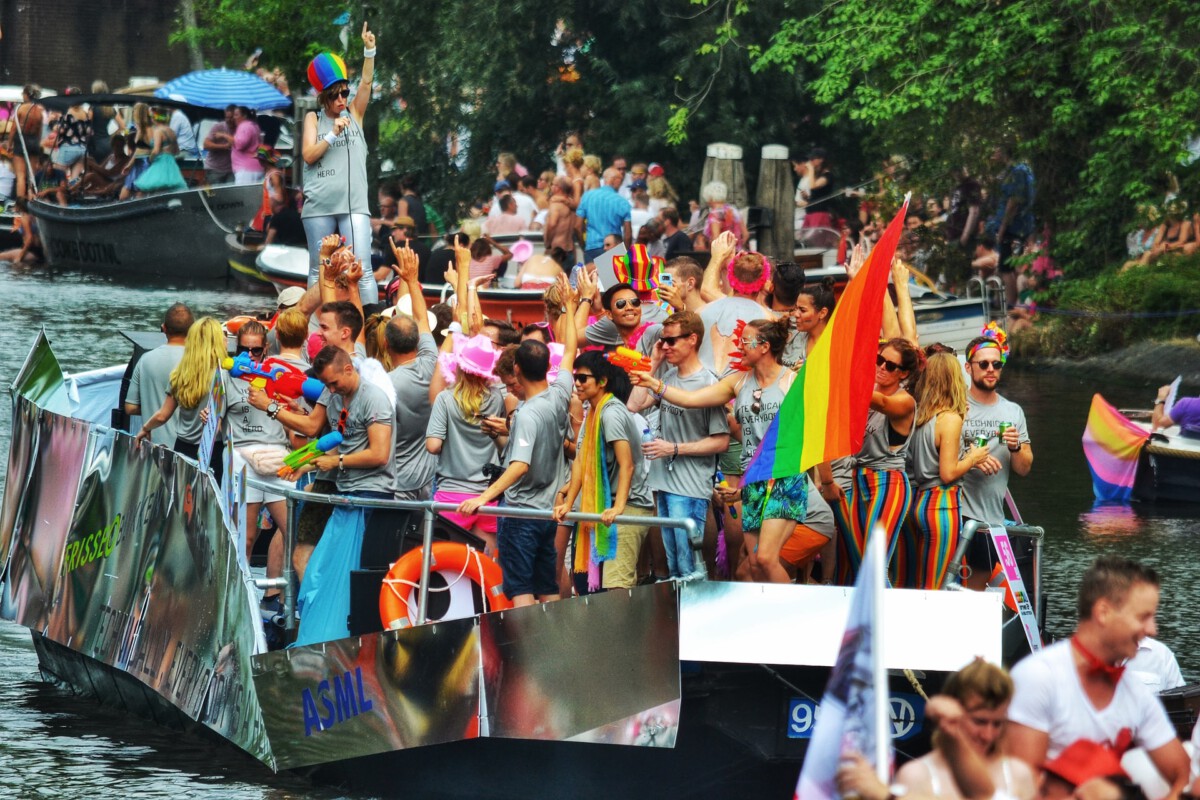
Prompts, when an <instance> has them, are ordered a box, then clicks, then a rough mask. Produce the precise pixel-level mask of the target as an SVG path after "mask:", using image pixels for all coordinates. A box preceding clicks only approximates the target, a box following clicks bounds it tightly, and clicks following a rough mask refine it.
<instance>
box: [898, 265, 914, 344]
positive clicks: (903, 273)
mask: <svg viewBox="0 0 1200 800" xmlns="http://www.w3.org/2000/svg"><path fill="white" fill-rule="evenodd" d="M892 284H893V285H894V286H895V287H896V320H897V321H898V322H899V323H900V336H901V338H904V339H907V340H908V341H910V342H912V344H913V346H914V347H917V346H918V344H917V339H918V334H917V316H916V314H915V312H913V304H912V297H911V296H910V295H909V293H908V286H909V272H908V265H907V264H905V263H904V262H903V261H901V260H900V259H898V258H893V259H892Z"/></svg>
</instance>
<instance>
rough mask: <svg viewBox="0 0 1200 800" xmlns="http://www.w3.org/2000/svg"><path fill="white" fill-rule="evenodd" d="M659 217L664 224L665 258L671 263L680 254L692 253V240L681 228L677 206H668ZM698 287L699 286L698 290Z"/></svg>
mask: <svg viewBox="0 0 1200 800" xmlns="http://www.w3.org/2000/svg"><path fill="white" fill-rule="evenodd" d="M658 216H659V219H661V220H662V223H663V246H664V247H665V248H666V255H665V256H664V258H666V259H667V260H668V261H670V260H671V259H673V258H675V257H676V256H678V255H679V254H680V253H690V252H691V251H692V240H691V238H690V237H688V235H687V233H686V232H684V231H683V230H682V229H681V228H680V227H679V210H678V209H676V208H675V206H667V207H666V208H664V209H663V210H662V211H660V212H658ZM698 286H699V285H698V284H697V288H698Z"/></svg>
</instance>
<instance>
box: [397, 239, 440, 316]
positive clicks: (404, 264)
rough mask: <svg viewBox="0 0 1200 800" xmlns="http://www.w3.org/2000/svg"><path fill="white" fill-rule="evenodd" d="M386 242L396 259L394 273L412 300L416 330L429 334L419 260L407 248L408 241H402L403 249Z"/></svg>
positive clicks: (414, 253) (410, 249)
mask: <svg viewBox="0 0 1200 800" xmlns="http://www.w3.org/2000/svg"><path fill="white" fill-rule="evenodd" d="M388 242H389V243H390V244H391V246H392V254H393V255H394V256H395V257H396V271H397V272H398V273H399V274H400V280H402V281H404V284H405V286H407V287H408V295H409V297H411V298H412V313H413V320H414V321H415V322H416V323H417V330H418V331H419V332H420V333H430V332H431V331H430V330H429V315H428V314H427V313H426V306H425V295H423V294H422V293H421V281H420V275H419V272H418V268H419V266H420V259H418V258H417V254H416V252H414V251H413V249H412V248H411V247H409V246H408V240H407V239H405V240H404V247H396V243H395V242H394V241H393V240H392V239H391V238H389V239H388Z"/></svg>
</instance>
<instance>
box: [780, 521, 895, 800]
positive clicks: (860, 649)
mask: <svg viewBox="0 0 1200 800" xmlns="http://www.w3.org/2000/svg"><path fill="white" fill-rule="evenodd" d="M886 538H887V534H886V533H885V532H884V531H883V529H882V528H881V527H879V526H876V527H875V529H874V530H873V531H872V532H871V535H870V536H869V537H868V539H867V552H866V555H865V556H864V558H863V562H862V568H861V569H860V570H859V573H858V580H857V581H856V582H855V584H854V597H853V599H852V600H851V601H850V617H849V618H848V619H847V620H846V632H845V633H844V634H843V635H842V646H841V648H840V649H839V650H838V658H837V663H836V664H835V665H834V667H833V674H831V675H830V676H829V685H828V686H826V687H825V695H824V697H822V698H821V714H820V716H819V717H817V722H816V726H815V727H814V728H813V735H812V739H811V740H810V741H809V743H808V751H807V752H806V753H805V754H804V766H803V767H801V769H800V779H799V780H798V781H797V782H796V795H795V798H796V800H827V799H829V800H832V798H837V797H839V796H840V795H839V794H838V791H837V786H836V785H835V782H834V778H835V775H836V773H837V769H838V765H839V764H840V763H841V762H842V761H843V760H844V759H846V758H847V757H849V755H850V754H851V753H859V754H861V755H862V756H863V757H864V758H866V759H867V761H869V762H870V763H871V764H873V765H874V766H875V771H876V774H878V775H879V779H880V780H881V781H883V782H884V783H887V782H888V778H889V774H890V772H891V766H892V739H891V718H890V707H889V700H888V689H887V671H886V670H885V669H884V667H883V652H882V643H883V635H882V634H883V630H882V625H881V624H879V623H880V622H881V620H882V617H883V590H884V586H885V585H886V583H885V581H886V573H887V550H886V544H885V541H886Z"/></svg>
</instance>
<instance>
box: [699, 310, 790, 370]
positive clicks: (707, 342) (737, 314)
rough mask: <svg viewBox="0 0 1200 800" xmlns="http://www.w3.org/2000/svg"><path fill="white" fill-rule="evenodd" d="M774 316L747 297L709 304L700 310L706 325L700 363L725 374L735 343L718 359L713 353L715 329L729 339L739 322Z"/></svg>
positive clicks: (701, 319) (701, 345) (702, 320)
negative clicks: (730, 352)
mask: <svg viewBox="0 0 1200 800" xmlns="http://www.w3.org/2000/svg"><path fill="white" fill-rule="evenodd" d="M772 316H773V315H772V314H770V313H768V312H767V310H766V309H765V308H763V307H762V306H761V305H759V304H758V303H756V302H754V301H753V300H748V299H747V298H745V297H722V298H721V299H720V300H716V301H713V302H711V303H709V304H708V305H706V306H705V307H704V308H702V309H700V321H701V322H703V323H704V341H703V342H701V343H700V347H699V349H698V350H697V351H696V352H697V355H699V356H700V362H701V363H702V364H704V366H706V367H708V368H709V369H711V370H714V371H717V372H724V371H725V366H726V364H727V363H728V361H729V352H728V350H732V349H733V343H732V342H730V343H729V347H728V348H727V350H726V352H724V353H721V354H720V355H721V357H720V358H719V359H718V358H717V354H716V353H715V352H714V351H713V330H714V329H715V330H716V332H717V333H719V334H721V336H724V337H729V336H732V335H733V329H734V328H736V327H737V324H738V320H742V321H743V322H753V321H754V320H756V319H769V318H770V317H772Z"/></svg>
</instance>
